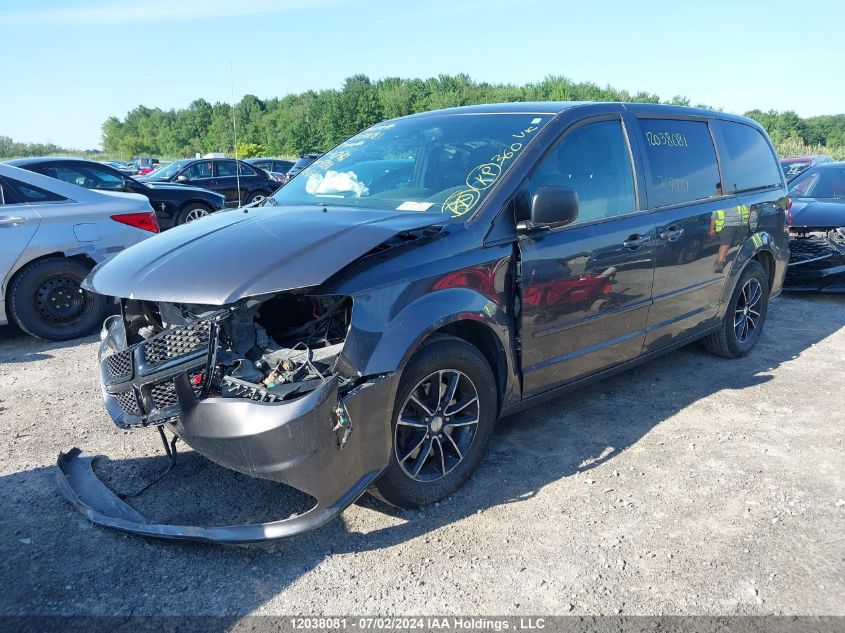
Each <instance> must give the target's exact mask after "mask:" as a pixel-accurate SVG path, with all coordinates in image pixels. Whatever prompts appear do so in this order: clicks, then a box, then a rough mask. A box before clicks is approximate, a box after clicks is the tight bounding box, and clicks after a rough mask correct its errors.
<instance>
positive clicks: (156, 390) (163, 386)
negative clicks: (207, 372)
mask: <svg viewBox="0 0 845 633" xmlns="http://www.w3.org/2000/svg"><path fill="white" fill-rule="evenodd" d="M197 376H202V372H196V373H193V374H190V375H189V376H188V377H189V379H190V381H191V389H193V391H194V395H195V396H199V395H200V392H201V391H202V381H199V382H198V384H194V380H196V377H197ZM150 396H151V397H152V399H153V407H154V408H156V409H167V408H168V407H174V406H176V405H177V404H178V403H179V399H178V398H177V397H176V385H174V384H173V381H172V380H165V381H164V382H160V383H158V384H157V385H153V386H152V388H151V389H150Z"/></svg>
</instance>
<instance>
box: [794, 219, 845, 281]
mask: <svg viewBox="0 0 845 633" xmlns="http://www.w3.org/2000/svg"><path fill="white" fill-rule="evenodd" d="M783 289H784V290H786V291H791V292H801V291H811V292H830V293H845V228H836V229H832V230H829V231H827V232H825V233H821V232H817V233H804V234H801V235H796V236H793V237H791V238H790V240H789V265H788V267H787V269H786V278H785V279H784V284H783Z"/></svg>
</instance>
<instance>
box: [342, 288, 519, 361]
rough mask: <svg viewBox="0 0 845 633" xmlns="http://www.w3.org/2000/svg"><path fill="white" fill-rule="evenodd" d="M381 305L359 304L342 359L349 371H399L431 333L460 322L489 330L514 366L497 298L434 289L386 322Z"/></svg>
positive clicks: (378, 301) (506, 318)
mask: <svg viewBox="0 0 845 633" xmlns="http://www.w3.org/2000/svg"><path fill="white" fill-rule="evenodd" d="M383 301H384V298H383V297H377V296H374V295H370V296H368V297H366V298H364V299H360V298H359V299H357V300H356V301H355V308H354V310H353V319H352V325H351V328H350V334H349V336H347V339H346V344H345V345H344V349H343V353H342V354H341V357H340V359H339V363H340V364H341V366H342V367H345V368H346V372H345V373H356V374H358V375H364V376H368V375H374V374H383V373H389V372H394V371H397V370H399V369H401V368H402V367H403V366H404V365H405V363H407V362H408V359H409V358H410V357H411V355H412V354H413V353H414V352H415V351H416V350H417V348H418V347H419V346H420V344H421V343H422V342H423V341H424V340H425V339H426V338H428V337H429V336H430V335H431V334H432V333H433V332H436V331H437V330H439V329H441V328H443V327H444V326H446V325H448V324H450V323H454V322H456V321H462V320H471V321H477V322H480V323H482V324H484V325H485V326H487V327H488V328H489V329H490V330H491V331H492V332H493V333H494V334H495V335H496V337H497V338H498V340H499V342H500V344H501V346H502V349H503V350H505V354H506V355H507V356H508V359H507V360H508V364H509V366H513V363H512V354H511V351H510V349H511V344H510V338H511V337H510V323H511V317H510V315H509V314H508V313H507V311H506V308H505V306H504V304H503V302H502V301H501V300H499V298H498V297H489V296H486V295H484V294H482V293H481V292H479V291H477V290H474V289H471V288H449V289H445V290H435V291H433V292H430V293H428V294H425V295H423V296H421V297H419V298H418V299H416V300H415V301H412V302H411V303H408V304H407V305H405V306H404V307H403V308H402V309H401V310H400V311H398V312H397V313H396V314H393V315H390V318H389V320H383V314H384V312H381V315H382V316H380V315H379V312H378V306H379V305H382V306H383V305H384V304H383ZM379 322H381V323H379ZM379 326H381V327H379Z"/></svg>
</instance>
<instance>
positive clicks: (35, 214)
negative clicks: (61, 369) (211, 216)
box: [0, 165, 158, 341]
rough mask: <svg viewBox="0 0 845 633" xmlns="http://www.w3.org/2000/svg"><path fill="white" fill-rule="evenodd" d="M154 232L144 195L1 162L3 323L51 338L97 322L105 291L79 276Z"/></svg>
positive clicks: (69, 334) (0, 291)
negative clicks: (94, 187) (88, 287)
mask: <svg viewBox="0 0 845 633" xmlns="http://www.w3.org/2000/svg"><path fill="white" fill-rule="evenodd" d="M155 233H158V222H157V221H156V217H155V214H154V213H153V211H152V209H151V208H150V203H149V200H147V198H145V197H144V196H141V195H138V194H130V193H113V192H99V191H89V190H88V189H83V188H82V187H77V186H76V185H71V184H68V183H65V182H62V181H60V180H56V179H54V178H49V177H47V176H42V175H41V174H35V173H32V172H30V171H25V170H23V169H18V168H17V167H10V166H8V165H0V325H4V324H6V323H8V322H9V321H14V322H15V323H16V324H17V325H18V326H19V327H20V328H21V329H22V330H24V331H25V332H27V333H29V334H31V335H32V336H36V337H38V338H43V339H49V340H54V341H61V340H67V339H71V338H76V337H78V336H82V335H83V334H86V333H88V332H90V331H92V330H94V329H95V328H97V327H98V326H99V325H100V324H101V323H102V320H103V318H104V313H105V310H106V304H107V299H106V298H105V297H101V296H98V295H95V294H91V293H89V292H87V291H84V290H82V289H81V288H80V283H81V282H82V280H83V279H84V278H85V276H86V275H87V274H88V273H89V272H90V271H91V269H92V268H93V267H94V266H95V265H96V264H98V263H100V262H102V261H104V260H106V259H108V258H109V257H111V256H112V255H114V254H115V253H117V252H119V251H121V250H123V249H124V248H126V247H127V246H131V245H132V244H135V243H137V242H140V241H141V240H143V239H145V238H147V237H150V236H151V235H153V234H155Z"/></svg>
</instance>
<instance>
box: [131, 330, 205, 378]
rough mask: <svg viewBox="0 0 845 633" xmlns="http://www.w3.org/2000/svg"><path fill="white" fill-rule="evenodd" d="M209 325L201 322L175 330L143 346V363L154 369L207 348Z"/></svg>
mask: <svg viewBox="0 0 845 633" xmlns="http://www.w3.org/2000/svg"><path fill="white" fill-rule="evenodd" d="M210 327H211V324H210V323H209V322H208V321H202V322H200V323H196V324H193V325H186V326H184V327H180V328H175V329H174V330H172V331H171V332H168V333H167V334H164V335H162V336H160V337H159V338H155V339H152V340H150V341H148V342H147V343H146V344H144V361H145V362H146V363H147V365H149V366H151V367H155V366H157V365H161V364H163V363H166V362H168V361H171V360H174V359H176V358H181V357H182V356H187V355H188V354H191V353H193V352H196V351H198V350H202V349H207V348H208V340H209V329H210Z"/></svg>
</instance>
